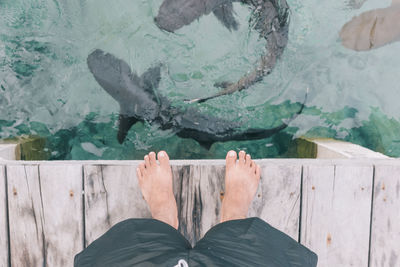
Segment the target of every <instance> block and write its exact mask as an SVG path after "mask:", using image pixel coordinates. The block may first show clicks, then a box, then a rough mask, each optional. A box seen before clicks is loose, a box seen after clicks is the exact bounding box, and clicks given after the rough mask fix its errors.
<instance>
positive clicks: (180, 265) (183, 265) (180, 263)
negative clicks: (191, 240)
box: [174, 260, 189, 267]
mask: <svg viewBox="0 0 400 267" xmlns="http://www.w3.org/2000/svg"><path fill="white" fill-rule="evenodd" d="M174 267H189V264H187V262H186V261H185V260H179V261H178V264H177V265H175V266H174Z"/></svg>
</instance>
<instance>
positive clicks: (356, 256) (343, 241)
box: [301, 165, 373, 267]
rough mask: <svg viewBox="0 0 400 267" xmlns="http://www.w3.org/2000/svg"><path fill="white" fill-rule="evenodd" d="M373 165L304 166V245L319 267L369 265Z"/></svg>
mask: <svg viewBox="0 0 400 267" xmlns="http://www.w3.org/2000/svg"><path fill="white" fill-rule="evenodd" d="M372 180H373V167H372V166H340V165H338V166H333V165H331V166H329V165H327V166H304V175H303V203H302V223H301V243H303V244H304V245H306V246H307V247H309V248H310V249H312V250H313V251H314V252H316V253H317V254H318V262H319V266H357V267H363V266H368V249H369V231H370V214H371V198H372Z"/></svg>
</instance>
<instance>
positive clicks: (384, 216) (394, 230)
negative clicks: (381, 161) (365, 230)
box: [370, 165, 400, 267]
mask: <svg viewBox="0 0 400 267" xmlns="http://www.w3.org/2000/svg"><path fill="white" fill-rule="evenodd" d="M372 215H373V216H372V229H371V256H370V257H371V266H373V267H378V266H379V267H396V266H400V241H399V240H400V223H399V222H400V166H385V165H381V166H380V165H377V166H376V167H375V186H374V202H373V212H372Z"/></svg>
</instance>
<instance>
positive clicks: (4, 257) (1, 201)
mask: <svg viewBox="0 0 400 267" xmlns="http://www.w3.org/2000/svg"><path fill="white" fill-rule="evenodd" d="M7 232H8V229H7V198H6V176H5V172H4V166H1V165H0V266H4V267H6V266H8V236H7V235H8V234H7Z"/></svg>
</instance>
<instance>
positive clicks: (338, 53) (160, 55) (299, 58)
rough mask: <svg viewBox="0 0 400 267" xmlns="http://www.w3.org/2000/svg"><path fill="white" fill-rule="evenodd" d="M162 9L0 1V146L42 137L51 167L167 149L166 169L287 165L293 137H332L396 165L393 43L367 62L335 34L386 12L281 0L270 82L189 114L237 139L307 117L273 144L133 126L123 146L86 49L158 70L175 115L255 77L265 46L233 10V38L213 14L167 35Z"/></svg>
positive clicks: (398, 90)
mask: <svg viewBox="0 0 400 267" xmlns="http://www.w3.org/2000/svg"><path fill="white" fill-rule="evenodd" d="M161 3H162V0H153V1H151V0H148V1H132V0H116V1H105V0H68V1H67V0H0V138H9V137H14V136H18V135H21V134H29V135H40V136H44V137H46V138H47V149H48V150H49V151H50V152H51V155H52V159H140V158H142V157H143V155H144V154H145V153H148V152H149V151H151V150H160V149H165V150H166V151H167V152H168V153H169V154H170V155H171V157H172V158H174V159H182V158H223V157H224V156H225V153H226V151H227V150H229V149H234V150H239V149H245V150H246V151H248V152H249V153H251V154H252V156H253V157H255V158H261V157H285V156H286V152H287V149H288V146H290V143H291V141H292V140H293V138H295V137H299V136H308V137H330V138H336V139H341V140H347V141H351V142H354V143H358V144H361V145H363V146H366V147H369V148H371V149H373V150H376V151H379V152H383V153H385V154H387V155H390V156H397V157H400V134H399V133H400V105H399V104H398V102H399V99H400V85H399V83H398V81H399V79H398V74H399V73H400V63H399V62H400V54H399V53H398V51H400V42H398V43H393V44H390V45H387V46H385V47H382V48H380V49H376V50H372V51H368V52H355V51H351V50H348V49H346V48H344V47H342V45H341V43H340V40H339V34H338V33H339V31H340V29H341V27H342V26H343V24H345V23H346V22H347V21H348V20H350V19H351V18H352V17H353V16H355V15H358V14H359V13H361V12H363V11H367V10H370V9H374V8H382V7H386V6H388V5H390V1H386V0H385V1H382V0H369V1H367V2H366V3H365V4H364V5H363V6H362V8H361V9H353V8H351V7H350V6H349V4H348V2H347V1H344V0H343V1H331V0H323V1H316V0H289V1H288V4H289V5H290V7H291V11H292V12H291V22H290V33H289V44H288V46H287V47H286V49H285V52H284V54H283V56H282V58H281V59H280V60H279V62H278V64H277V65H276V67H275V69H274V70H273V72H272V74H271V75H269V76H267V77H266V78H265V79H264V80H263V81H262V82H260V83H258V84H256V85H254V86H252V87H251V88H249V89H247V90H245V91H242V92H239V93H235V94H233V95H229V96H223V97H219V98H216V99H214V100H210V101H208V102H206V103H203V104H194V105H193V106H194V107H197V108H199V109H200V110H201V111H202V112H204V113H208V114H213V115H216V116H220V117H222V118H225V119H229V120H232V121H240V122H243V129H246V128H254V127H257V128H260V127H265V128H271V127H274V126H277V125H279V124H280V122H281V120H282V119H286V118H289V117H290V116H291V115H292V114H293V113H294V112H296V111H297V109H298V108H299V102H302V101H303V99H304V94H305V92H306V89H307V88H309V89H310V93H309V96H308V101H307V103H306V108H305V110H304V112H303V114H302V115H301V116H299V117H298V118H297V119H296V120H295V121H293V122H292V123H291V124H290V127H289V128H287V129H286V130H285V131H283V132H280V133H278V134H276V135H274V136H272V137H271V138H268V139H264V140H258V141H246V142H226V143H215V144H214V145H213V146H212V147H211V149H210V150H209V151H208V150H206V149H204V148H202V147H200V145H198V143H197V142H196V141H193V140H191V139H181V138H178V137H176V136H175V135H174V133H173V132H171V131H162V130H160V129H159V128H158V127H157V126H155V125H149V124H147V123H137V124H136V125H134V127H132V129H131V131H130V132H129V135H128V137H127V141H126V142H125V143H124V144H123V145H120V144H118V142H117V139H116V134H117V129H118V124H117V118H118V111H119V107H118V104H117V102H116V101H115V100H114V99H112V98H111V97H110V96H109V95H108V94H107V93H106V92H105V91H104V90H103V89H102V88H101V87H100V86H99V85H98V84H97V83H96V81H95V80H94V78H93V76H92V75H91V73H90V72H89V71H88V69H87V65H86V57H87V55H88V54H89V53H90V52H91V51H93V50H94V49H95V48H100V49H103V50H105V51H107V52H110V53H112V54H114V55H116V56H117V57H119V58H123V59H124V60H125V61H127V62H128V63H129V65H130V66H131V68H132V69H134V70H136V71H137V72H138V73H139V74H141V73H143V72H144V71H145V70H146V69H148V68H149V67H150V66H153V65H154V64H157V63H160V62H161V63H163V68H162V80H161V83H160V86H159V88H158V90H159V92H160V93H161V94H163V95H165V96H167V97H168V98H169V99H170V100H171V101H172V102H173V103H174V105H176V106H181V105H185V104H183V102H182V100H183V99H187V98H195V97H199V96H205V95H210V94H213V93H215V92H217V91H218V89H217V88H215V87H214V86H213V84H214V83H215V82H217V81H224V80H232V81H236V80H238V79H239V78H240V77H241V76H242V75H243V74H244V73H246V72H247V71H250V70H252V69H253V68H254V65H255V64H256V62H257V60H258V59H259V57H260V56H261V55H262V54H263V53H264V51H265V48H264V47H265V40H264V39H260V38H259V35H258V33H257V32H256V31H254V30H252V29H251V27H249V23H248V20H249V18H250V16H251V13H250V10H249V9H248V7H247V6H245V5H242V4H239V3H235V4H234V8H235V11H236V16H237V18H238V20H239V21H240V27H239V30H238V31H237V32H230V31H228V30H227V29H226V28H224V27H223V26H222V25H221V24H220V23H219V22H218V21H217V19H216V18H215V17H214V16H213V15H208V16H203V17H201V18H200V19H199V20H198V21H195V22H193V23H192V24H191V25H189V26H186V27H184V28H182V29H180V30H178V31H177V32H176V33H175V34H170V33H165V32H162V31H160V30H159V28H157V26H156V25H155V24H154V22H153V18H154V17H155V16H156V14H157V12H158V8H159V6H160V5H161Z"/></svg>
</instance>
